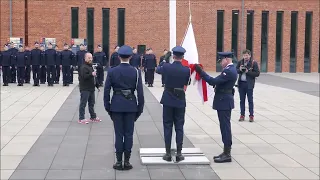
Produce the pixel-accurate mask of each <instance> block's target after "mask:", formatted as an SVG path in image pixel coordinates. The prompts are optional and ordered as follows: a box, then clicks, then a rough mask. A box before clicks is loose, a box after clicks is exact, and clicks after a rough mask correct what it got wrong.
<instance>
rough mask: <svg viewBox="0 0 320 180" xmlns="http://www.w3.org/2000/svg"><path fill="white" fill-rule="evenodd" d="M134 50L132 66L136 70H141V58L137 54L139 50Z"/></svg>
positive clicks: (131, 60)
mask: <svg viewBox="0 0 320 180" xmlns="http://www.w3.org/2000/svg"><path fill="white" fill-rule="evenodd" d="M132 49H133V55H132V58H131V59H130V65H131V66H133V67H135V68H140V67H141V56H140V55H139V54H137V49H136V48H132Z"/></svg>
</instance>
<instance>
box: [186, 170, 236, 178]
mask: <svg viewBox="0 0 320 180" xmlns="http://www.w3.org/2000/svg"><path fill="white" fill-rule="evenodd" d="M181 172H182V173H183V176H184V177H185V178H186V179H187V180H197V179H199V180H204V179H208V180H214V179H220V178H219V177H218V175H217V174H216V173H215V172H214V171H213V170H212V169H211V168H209V167H208V168H193V169H190V168H188V169H181ZM230 173H232V172H230Z"/></svg>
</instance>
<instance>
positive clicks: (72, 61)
mask: <svg viewBox="0 0 320 180" xmlns="http://www.w3.org/2000/svg"><path fill="white" fill-rule="evenodd" d="M68 50H69V51H70V52H71V53H72V60H71V68H70V83H69V84H73V71H74V68H75V67H76V66H77V62H76V55H75V54H74V53H73V52H72V48H71V46H69V49H68Z"/></svg>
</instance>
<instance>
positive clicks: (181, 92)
mask: <svg viewBox="0 0 320 180" xmlns="http://www.w3.org/2000/svg"><path fill="white" fill-rule="evenodd" d="M165 90H167V91H169V92H171V93H172V94H173V95H174V96H176V97H177V98H178V99H180V100H184V99H185V92H184V89H183V88H168V87H166V88H165Z"/></svg>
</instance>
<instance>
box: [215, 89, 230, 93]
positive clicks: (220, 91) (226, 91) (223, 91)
mask: <svg viewBox="0 0 320 180" xmlns="http://www.w3.org/2000/svg"><path fill="white" fill-rule="evenodd" d="M214 92H216V93H223V94H234V89H214Z"/></svg>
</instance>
